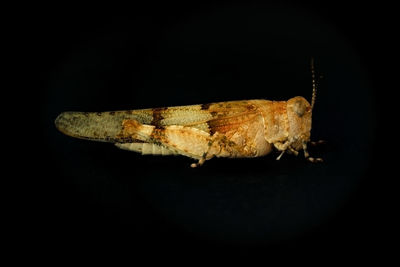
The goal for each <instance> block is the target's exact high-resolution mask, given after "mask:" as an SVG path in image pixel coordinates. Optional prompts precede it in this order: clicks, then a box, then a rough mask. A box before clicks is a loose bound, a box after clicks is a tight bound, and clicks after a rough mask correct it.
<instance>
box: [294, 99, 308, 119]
mask: <svg viewBox="0 0 400 267" xmlns="http://www.w3.org/2000/svg"><path fill="white" fill-rule="evenodd" d="M306 109H307V106H306V104H305V103H304V101H301V100H298V101H296V102H295V103H294V105H293V110H294V112H296V114H297V115H298V116H299V117H303V115H304V113H305V112H306Z"/></svg>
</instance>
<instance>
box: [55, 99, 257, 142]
mask: <svg viewBox="0 0 400 267" xmlns="http://www.w3.org/2000/svg"><path fill="white" fill-rule="evenodd" d="M257 112H258V111H257V109H256V107H255V105H254V104H252V103H251V101H229V102H219V103H211V104H201V105H189V106H177V107H166V108H151V109H139V110H126V111H110V112H64V113H62V114H60V115H59V116H58V117H57V119H56V126H57V128H58V129H59V130H60V131H62V132H63V133H65V134H67V135H70V136H73V137H77V138H83V139H91V140H98V141H108V142H131V141H132V142H133V141H135V140H120V137H119V133H120V132H121V131H122V122H123V121H124V120H136V121H138V122H139V123H141V124H145V125H153V126H156V127H163V126H169V125H181V126H191V127H194V128H197V129H200V130H203V131H205V132H208V133H214V132H215V131H216V130H217V129H218V131H226V129H228V128H229V126H231V127H234V125H236V124H240V121H241V120H242V119H246V116H248V115H252V114H257ZM227 127H228V128H227Z"/></svg>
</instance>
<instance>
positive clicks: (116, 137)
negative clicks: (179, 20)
mask: <svg viewBox="0 0 400 267" xmlns="http://www.w3.org/2000/svg"><path fill="white" fill-rule="evenodd" d="M311 113H312V108H311V105H310V104H309V103H308V102H307V100H305V99H304V98H303V97H294V98H291V99H289V100H288V101H269V100H247V101H230V102H220V103H211V104H202V105H190V106H179V107H168V108H154V109H141V110H130V111H113V112H102V113H83V112H64V113H62V114H61V115H60V116H58V118H57V119H56V126H57V128H58V129H59V130H60V131H61V132H63V133H65V134H67V135H70V136H73V137H77V138H84V139H90V140H97V141H106V142H113V143H115V144H116V145H117V146H118V147H119V148H122V149H127V150H132V151H136V152H140V153H142V154H155V155H157V154H158V155H177V154H180V155H184V156H188V157H191V158H194V159H196V160H198V163H197V164H192V167H195V166H198V165H201V164H202V163H204V161H205V160H209V159H211V158H212V157H214V156H216V157H232V158H240V157H259V156H264V155H266V154H268V153H270V152H271V151H272V150H273V149H274V148H275V149H276V150H278V151H281V154H280V156H279V157H278V159H279V158H280V157H281V156H282V154H283V153H284V152H285V151H288V152H289V153H293V154H296V155H297V153H298V151H299V150H302V149H303V150H304V153H305V156H306V158H309V160H310V161H316V160H315V159H313V158H310V157H308V153H307V151H306V147H307V142H309V141H310V131H311Z"/></svg>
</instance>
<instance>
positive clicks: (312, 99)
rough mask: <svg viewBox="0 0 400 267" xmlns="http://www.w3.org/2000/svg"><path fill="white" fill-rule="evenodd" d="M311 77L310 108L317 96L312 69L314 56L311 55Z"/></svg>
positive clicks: (312, 106)
mask: <svg viewBox="0 0 400 267" xmlns="http://www.w3.org/2000/svg"><path fill="white" fill-rule="evenodd" d="M311 77H312V87H313V90H312V98H311V110H312V109H313V108H314V105H315V100H316V98H317V85H316V82H315V70H314V57H311Z"/></svg>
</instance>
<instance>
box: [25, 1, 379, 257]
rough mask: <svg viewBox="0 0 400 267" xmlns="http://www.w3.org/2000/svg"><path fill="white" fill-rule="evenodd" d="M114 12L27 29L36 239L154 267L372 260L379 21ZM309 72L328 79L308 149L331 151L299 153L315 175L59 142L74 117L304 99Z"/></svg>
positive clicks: (281, 165) (304, 9) (237, 11)
mask: <svg viewBox="0 0 400 267" xmlns="http://www.w3.org/2000/svg"><path fill="white" fill-rule="evenodd" d="M114 8H115V7H113V10H107V7H103V8H102V9H101V11H99V10H98V9H97V8H96V7H89V8H87V7H78V6H77V7H71V6H57V7H55V6H54V7H51V10H52V12H43V13H38V16H37V18H36V22H39V23H38V24H35V32H34V33H35V39H34V40H35V41H36V43H35V45H37V47H38V49H37V50H36V51H37V54H36V55H35V56H37V61H36V62H37V63H38V66H39V68H40V71H41V75H40V78H41V85H40V88H41V89H40V91H39V92H40V97H39V99H40V114H41V120H40V125H41V131H40V133H41V136H42V139H41V140H42V141H43V146H42V150H43V152H44V155H45V157H44V158H40V164H39V165H38V166H39V171H40V172H41V176H40V177H41V179H40V181H39V184H40V189H38V191H37V195H36V196H35V198H36V199H39V201H38V202H37V203H36V202H34V203H35V204H32V206H29V207H30V210H31V213H30V215H29V218H30V219H31V220H32V221H34V222H35V227H32V231H34V232H36V233H40V234H39V235H40V237H41V238H42V239H44V240H46V241H47V242H48V243H49V244H55V245H63V244H73V246H75V247H83V248H85V247H91V248H97V247H102V248H112V247H115V246H121V247H124V248H125V249H126V250H128V251H129V250H130V249H133V248H135V247H136V248H135V251H136V252H138V253H149V254H152V253H155V252H157V253H160V252H172V251H174V252H176V251H180V252H182V253H190V252H193V251H198V250H199V249H205V248H211V250H213V251H215V252H216V253H219V252H221V251H236V250H237V249H239V250H240V251H260V252H264V251H281V250H282V249H287V248H295V249H297V250H300V251H304V252H306V251H309V250H313V251H314V252H315V251H318V252H322V251H326V250H332V249H335V250H336V249H338V250H340V251H342V252H343V251H346V250H347V251H350V250H352V249H353V248H354V247H357V248H358V249H363V250H365V249H366V248H370V247H376V246H377V242H376V238H377V237H379V232H380V227H381V226H379V227H378V223H379V219H378V218H379V216H380V214H382V210H381V209H380V208H379V207H377V206H376V202H375V199H376V198H379V195H380V194H381V193H382V192H381V191H380V189H379V188H378V187H377V186H375V184H374V183H373V179H374V177H376V176H374V175H373V174H374V173H375V170H376V169H377V166H376V164H375V163H377V162H378V161H379V158H378V155H377V150H378V149H377V147H378V146H377V140H378V134H379V133H378V131H377V129H378V128H379V127H378V125H379V124H378V120H377V118H378V115H379V112H380V108H379V105H378V99H377V95H378V90H377V84H378V83H379V81H378V80H377V77H376V74H377V71H379V70H377V67H376V62H377V61H378V60H379V53H378V51H376V49H378V50H379V48H381V47H382V44H381V43H380V42H379V40H382V39H381V38H380V37H381V36H383V35H384V33H383V32H382V31H380V30H378V29H376V28H375V27H379V25H380V26H382V24H383V22H382V21H380V24H376V23H375V22H374V18H375V19H377V18H378V17H377V15H381V13H380V11H381V9H375V7H374V6H372V5H371V4H370V5H368V6H366V5H364V6H362V5H361V6H360V5H358V4H354V5H351V4H349V3H346V4H345V3H340V2H329V1H328V2H325V4H321V3H320V4H317V3H311V2H309V3H303V4H300V3H292V2H284V3H283V2H281V3H279V4H277V3H251V2H249V3H241V2H236V3H224V4H222V3H220V4H215V3H214V4H205V3H202V4H199V3H191V4H180V3H179V4H178V3H168V4H154V5H153V4H140V5H139V4H133V5H132V6H130V7H122V6H121V7H117V8H115V10H114ZM105 11H107V12H105ZM114 11H118V12H114ZM371 13H372V14H375V16H372V18H371V16H370V14H371ZM35 41H34V42H35ZM379 45H380V46H379ZM312 56H314V57H315V60H316V70H317V72H318V73H319V74H320V75H322V76H323V78H321V79H320V85H319V90H318V96H317V103H316V106H315V109H314V113H313V129H312V138H313V139H314V140H319V139H324V140H327V145H325V146H322V147H320V148H316V149H310V150H311V151H310V152H311V153H313V155H316V156H321V157H323V158H324V160H325V162H324V163H323V164H310V163H307V162H306V161H305V160H304V159H303V158H302V157H294V156H291V155H284V156H283V157H282V159H281V161H275V157H276V156H277V155H276V154H273V155H267V156H266V157H263V158H256V159H213V160H211V161H208V162H206V163H205V165H204V166H202V167H201V168H197V169H192V168H190V167H189V165H190V164H191V163H192V162H193V160H191V159H189V158H185V157H158V156H154V157H153V156H141V155H138V154H136V153H131V152H127V151H122V150H119V149H117V148H115V147H114V146H113V145H111V144H105V143H95V142H89V141H84V140H77V139H72V138H70V137H67V136H64V135H62V134H61V133H59V132H58V131H57V130H56V129H55V127H54V119H55V118H56V116H57V115H58V114H59V113H61V112H63V111H69V110H76V111H110V110H124V109H140V108H149V107H162V106H176V105H188V104H199V103H209V102H217V101H228V100H242V99H257V98H264V99H270V100H287V99H288V98H290V97H293V96H296V95H301V96H304V97H306V98H307V99H310V97H311V90H312V87H311V74H310V67H309V63H310V58H311V57H312ZM122 244H124V245H122ZM138 245H139V246H140V249H138V248H137V246H138Z"/></svg>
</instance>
